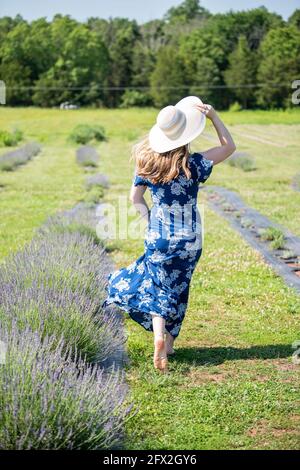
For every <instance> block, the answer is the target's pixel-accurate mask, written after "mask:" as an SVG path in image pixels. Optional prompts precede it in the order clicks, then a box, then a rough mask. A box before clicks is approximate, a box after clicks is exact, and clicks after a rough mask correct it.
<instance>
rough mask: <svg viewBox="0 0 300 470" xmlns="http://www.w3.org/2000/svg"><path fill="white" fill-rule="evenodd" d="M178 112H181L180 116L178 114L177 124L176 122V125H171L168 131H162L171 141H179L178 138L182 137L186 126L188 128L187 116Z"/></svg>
mask: <svg viewBox="0 0 300 470" xmlns="http://www.w3.org/2000/svg"><path fill="white" fill-rule="evenodd" d="M177 111H178V112H179V113H178V114H179V116H178V114H177V113H176V115H177V116H176V117H177V122H174V124H171V125H169V126H168V128H167V129H166V128H165V129H162V131H163V133H164V134H165V135H166V136H167V137H168V138H169V139H174V140H175V139H178V137H180V135H181V134H182V132H183V130H184V128H185V126H186V117H185V114H184V113H183V112H182V111H181V110H179V109H177ZM178 117H179V119H178Z"/></svg>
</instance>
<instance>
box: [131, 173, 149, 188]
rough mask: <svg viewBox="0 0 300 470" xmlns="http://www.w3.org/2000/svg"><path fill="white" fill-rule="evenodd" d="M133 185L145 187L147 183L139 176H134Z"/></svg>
mask: <svg viewBox="0 0 300 470" xmlns="http://www.w3.org/2000/svg"><path fill="white" fill-rule="evenodd" d="M133 185H134V186H147V185H148V183H147V180H146V179H144V178H142V177H141V176H138V175H136V174H135V175H134V179H133Z"/></svg>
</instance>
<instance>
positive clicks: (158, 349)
mask: <svg viewBox="0 0 300 470" xmlns="http://www.w3.org/2000/svg"><path fill="white" fill-rule="evenodd" d="M153 364H154V367H155V369H157V370H159V371H160V372H162V373H165V372H167V371H168V356H167V352H166V342H165V339H164V337H163V336H159V337H156V338H155V339H154V356H153Z"/></svg>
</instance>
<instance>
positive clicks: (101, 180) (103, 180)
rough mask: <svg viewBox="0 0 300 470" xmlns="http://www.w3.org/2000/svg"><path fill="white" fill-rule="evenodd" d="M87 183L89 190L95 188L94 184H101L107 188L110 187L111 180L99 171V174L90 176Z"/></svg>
mask: <svg viewBox="0 0 300 470" xmlns="http://www.w3.org/2000/svg"><path fill="white" fill-rule="evenodd" d="M85 185H86V188H87V190H89V189H91V188H93V187H94V186H100V187H101V188H105V189H107V188H109V181H108V178H107V176H106V175H102V174H101V173H99V174H97V175H92V176H88V178H87V179H86V183H85Z"/></svg>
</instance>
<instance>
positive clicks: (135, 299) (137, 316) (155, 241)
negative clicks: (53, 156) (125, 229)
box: [103, 153, 213, 338]
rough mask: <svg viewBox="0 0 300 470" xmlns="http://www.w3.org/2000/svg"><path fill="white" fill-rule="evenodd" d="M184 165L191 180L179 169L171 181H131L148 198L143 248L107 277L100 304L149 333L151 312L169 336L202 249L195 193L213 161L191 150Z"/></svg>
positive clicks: (178, 325) (181, 312)
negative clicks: (159, 318)
mask: <svg viewBox="0 0 300 470" xmlns="http://www.w3.org/2000/svg"><path fill="white" fill-rule="evenodd" d="M189 168H190V171H191V178H190V179H188V178H186V176H185V175H184V173H183V172H181V173H180V174H179V176H178V177H177V178H176V179H174V180H172V181H170V182H168V183H162V184H152V183H151V182H150V181H149V180H147V179H143V178H141V177H140V176H138V175H135V177H134V185H135V186H138V185H143V186H147V187H148V188H149V190H150V192H151V196H152V202H153V206H152V208H151V212H150V218H149V222H148V227H147V232H146V237H145V242H144V248H145V251H144V254H143V255H142V256H140V257H139V258H138V259H137V260H136V261H134V262H133V263H132V264H130V265H129V266H128V267H124V268H121V269H119V270H117V271H115V272H113V273H111V274H110V275H109V277H108V284H107V287H106V289H107V298H106V299H105V301H104V303H103V306H106V305H109V304H111V303H115V304H116V305H118V306H119V307H120V308H121V309H123V310H124V311H126V312H128V313H129V315H130V317H131V318H132V319H133V320H135V321H136V322H138V323H139V324H140V325H141V326H142V327H144V328H145V329H146V330H149V331H153V329H152V315H153V314H155V315H160V316H162V317H163V318H164V319H165V320H166V329H167V331H168V332H169V333H170V334H171V335H172V336H173V337H174V338H176V337H177V336H178V334H179V332H180V328H181V325H182V321H183V319H184V316H185V311H186V308H187V304H188V296H189V285H190V281H191V277H192V274H193V271H194V269H195V266H196V264H197V261H198V260H199V258H200V256H201V253H202V230H201V218H200V214H199V211H198V209H197V194H198V189H199V183H204V182H205V181H206V180H207V178H208V177H209V176H210V174H211V171H212V168H213V161H212V160H207V159H205V158H204V157H203V156H202V155H201V154H199V153H193V154H191V155H190V156H189Z"/></svg>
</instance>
